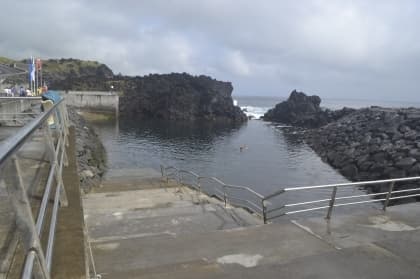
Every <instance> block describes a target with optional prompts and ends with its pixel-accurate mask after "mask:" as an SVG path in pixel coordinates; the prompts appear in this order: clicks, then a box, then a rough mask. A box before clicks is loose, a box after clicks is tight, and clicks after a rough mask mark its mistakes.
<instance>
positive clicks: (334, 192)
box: [326, 186, 337, 220]
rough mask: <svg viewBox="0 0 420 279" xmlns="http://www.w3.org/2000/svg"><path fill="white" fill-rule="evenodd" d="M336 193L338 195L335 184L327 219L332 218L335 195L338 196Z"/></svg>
mask: <svg viewBox="0 0 420 279" xmlns="http://www.w3.org/2000/svg"><path fill="white" fill-rule="evenodd" d="M336 195H337V186H335V187H334V188H333V191H332V193H331V200H330V205H329V207H328V213H327V217H326V219H327V220H330V219H331V213H332V210H333V208H334V203H335V196H336Z"/></svg>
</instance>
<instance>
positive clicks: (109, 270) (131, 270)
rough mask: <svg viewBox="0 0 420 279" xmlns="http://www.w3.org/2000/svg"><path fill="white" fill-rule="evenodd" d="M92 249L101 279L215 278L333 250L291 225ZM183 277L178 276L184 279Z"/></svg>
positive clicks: (159, 238)
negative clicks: (228, 270)
mask: <svg viewBox="0 0 420 279" xmlns="http://www.w3.org/2000/svg"><path fill="white" fill-rule="evenodd" d="M280 228H281V233H279V232H280V230H279V229H280ZM92 247H93V254H94V258H95V262H96V269H97V271H98V273H100V274H101V275H102V277H103V278H129V277H125V276H127V275H128V274H133V276H134V275H135V276H139V275H141V274H144V275H146V274H148V276H152V274H150V272H151V271H152V270H156V274H159V273H161V274H160V275H162V273H165V272H166V271H168V272H167V274H168V275H169V274H171V272H170V271H171V269H177V270H179V269H181V270H182V269H185V270H186V271H187V272H186V273H189V272H191V271H193V270H200V272H201V273H203V276H204V275H205V274H208V273H211V276H213V278H214V276H215V275H216V274H217V273H218V272H220V270H221V268H222V269H223V266H225V265H228V266H230V265H235V266H237V267H239V268H244V269H247V268H250V267H255V266H259V265H266V264H274V263H276V264H285V263H288V262H290V261H292V260H293V259H295V258H298V257H303V256H309V255H316V254H320V253H325V252H328V251H332V250H334V248H333V247H331V246H330V245H328V244H326V243H325V242H323V241H321V240H319V239H317V238H315V237H313V236H311V235H309V234H307V233H306V232H305V231H303V230H302V229H300V228H298V227H297V226H295V225H293V224H291V223H283V224H270V225H264V226H263V225H261V226H253V227H247V228H236V229H231V230H220V231H211V232H200V233H189V234H179V235H178V234H177V235H148V236H138V237H133V238H128V239H124V238H121V239H112V240H109V241H99V242H93V243H92ZM120 273H121V274H120ZM186 273H185V272H181V274H183V276H184V275H185V274H186ZM160 275H159V276H160ZM211 276H210V277H208V278H211ZM133 278H134V277H133ZM147 278H153V277H147ZM155 278H158V277H155ZM175 278H184V277H182V276H180V277H175ZM185 278H192V277H191V276H190V277H185ZM195 278H198V277H195ZM203 278H206V277H203ZM238 278H239V277H238Z"/></svg>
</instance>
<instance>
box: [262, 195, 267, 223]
mask: <svg viewBox="0 0 420 279" xmlns="http://www.w3.org/2000/svg"><path fill="white" fill-rule="evenodd" d="M261 206H262V215H263V221H264V224H267V215H266V212H265V211H266V207H265V203H264V199H262V200H261Z"/></svg>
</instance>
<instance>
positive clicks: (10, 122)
mask: <svg viewBox="0 0 420 279" xmlns="http://www.w3.org/2000/svg"><path fill="white" fill-rule="evenodd" d="M33 102H34V101H29V100H24V99H21V100H0V125H7V126H14V122H15V120H16V119H20V117H19V113H22V112H25V111H28V110H30V109H31V106H32V103H33Z"/></svg>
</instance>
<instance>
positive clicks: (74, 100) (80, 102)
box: [65, 91, 119, 116]
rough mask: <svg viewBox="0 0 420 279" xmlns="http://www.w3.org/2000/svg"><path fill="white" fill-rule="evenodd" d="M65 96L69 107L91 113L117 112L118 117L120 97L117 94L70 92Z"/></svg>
mask: <svg viewBox="0 0 420 279" xmlns="http://www.w3.org/2000/svg"><path fill="white" fill-rule="evenodd" d="M65 96H66V102H67V105H70V106H74V107H76V108H83V109H88V110H91V111H101V112H115V114H116V115H117V116H118V110H119V96H118V94H117V93H116V92H104V91H68V92H66V93H65Z"/></svg>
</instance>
